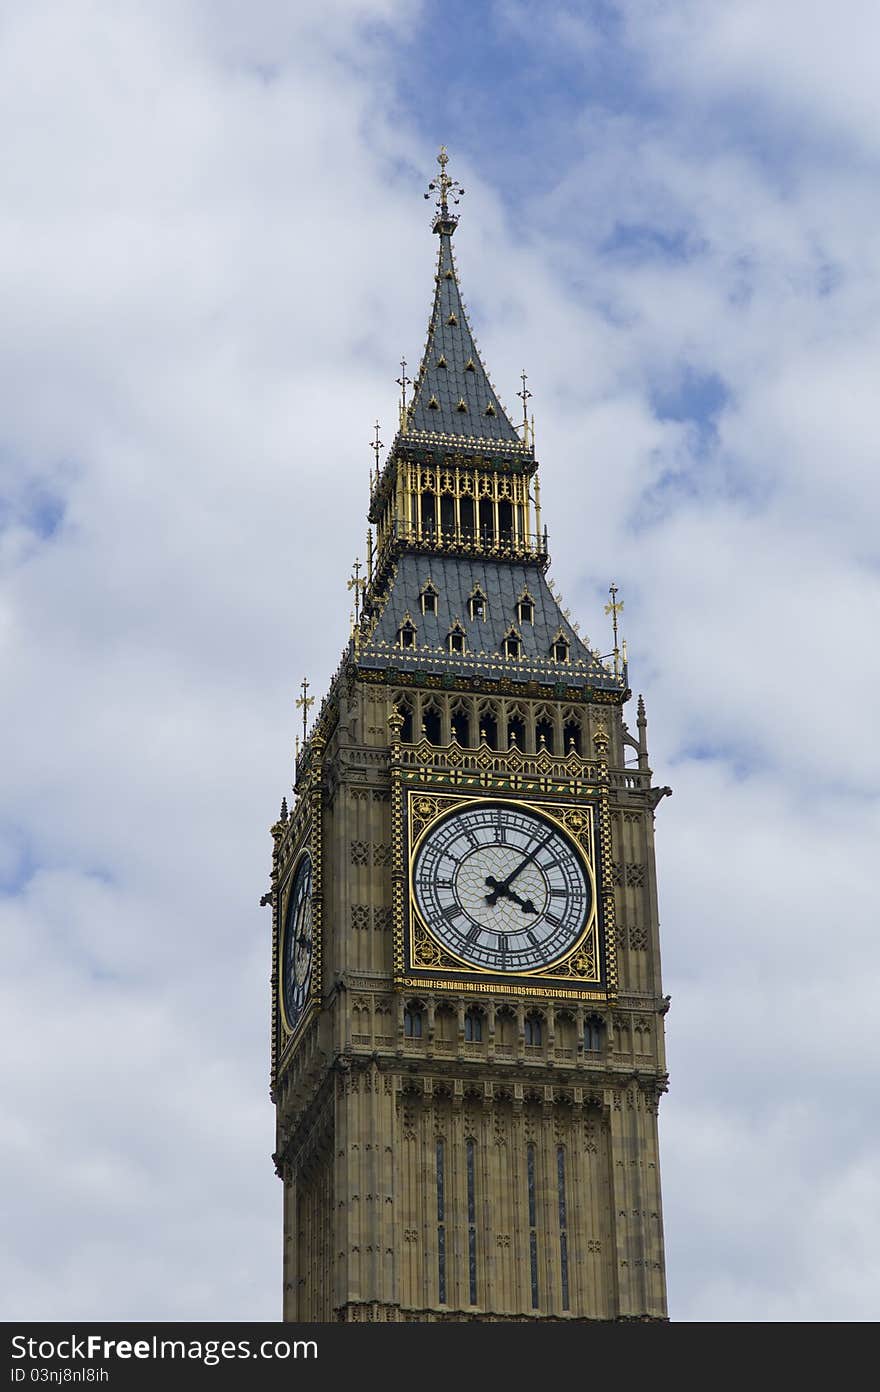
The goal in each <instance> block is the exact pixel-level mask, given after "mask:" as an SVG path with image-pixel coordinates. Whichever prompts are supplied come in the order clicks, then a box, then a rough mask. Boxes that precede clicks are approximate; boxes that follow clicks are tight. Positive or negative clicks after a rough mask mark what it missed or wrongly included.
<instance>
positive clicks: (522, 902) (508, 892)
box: [486, 875, 538, 914]
mask: <svg viewBox="0 0 880 1392" xmlns="http://www.w3.org/2000/svg"><path fill="white" fill-rule="evenodd" d="M486 884H487V885H492V886H493V892H492V894H487V895H486V902H487V903H488V904H494V903H495V902H496V900H497V899H498V897H499V895H502V894H503V895H504V898H505V899H512V900H513V902H514V903H515V904H519V906H520V908H521V909H522V911H523V913H532V914H534V913H537V912H538V910H537V909H536V908H535V906H534V904H533V903H532V901H531V899H520V897H519V895H518V894H516V893H515V892H514V890H512V889H508V888H507V886H506V884H500V883H499V882H498V880H496V879H495V877H494V875H487V876H486Z"/></svg>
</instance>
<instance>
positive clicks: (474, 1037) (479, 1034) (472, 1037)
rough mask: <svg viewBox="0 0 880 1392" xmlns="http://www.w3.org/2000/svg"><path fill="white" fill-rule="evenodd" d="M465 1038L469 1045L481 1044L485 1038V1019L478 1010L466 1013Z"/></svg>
mask: <svg viewBox="0 0 880 1392" xmlns="http://www.w3.org/2000/svg"><path fill="white" fill-rule="evenodd" d="M464 1037H465V1039H466V1040H467V1042H468V1043H469V1044H479V1043H480V1040H481V1039H482V1038H483V1017H482V1015H481V1014H480V1012H479V1011H478V1010H468V1011H467V1012H466V1013H465V1017H464Z"/></svg>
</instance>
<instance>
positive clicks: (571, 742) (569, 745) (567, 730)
mask: <svg viewBox="0 0 880 1392" xmlns="http://www.w3.org/2000/svg"><path fill="white" fill-rule="evenodd" d="M562 743H563V744H564V746H565V753H566V754H570V753H571V752H572V750H574V752H575V754H580V752H581V727H580V722H579V721H577V720H575V719H574V718H572V719H570V720H567V721H566V722H565V725H564V726H563V727H562Z"/></svg>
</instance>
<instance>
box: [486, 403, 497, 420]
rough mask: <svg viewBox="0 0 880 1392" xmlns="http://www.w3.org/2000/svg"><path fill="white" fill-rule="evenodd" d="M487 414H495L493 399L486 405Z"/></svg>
mask: <svg viewBox="0 0 880 1392" xmlns="http://www.w3.org/2000/svg"><path fill="white" fill-rule="evenodd" d="M486 415H487V416H494V415H495V407H494V406H493V405H492V402H491V401H490V402H489V404H488V406H487V407H486Z"/></svg>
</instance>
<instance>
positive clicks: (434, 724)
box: [422, 706, 441, 744]
mask: <svg viewBox="0 0 880 1392" xmlns="http://www.w3.org/2000/svg"><path fill="white" fill-rule="evenodd" d="M422 730H423V732H424V737H425V739H426V740H427V741H428V743H429V744H439V743H440V730H441V727H440V712H439V710H438V709H437V707H436V706H423V707H422Z"/></svg>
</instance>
